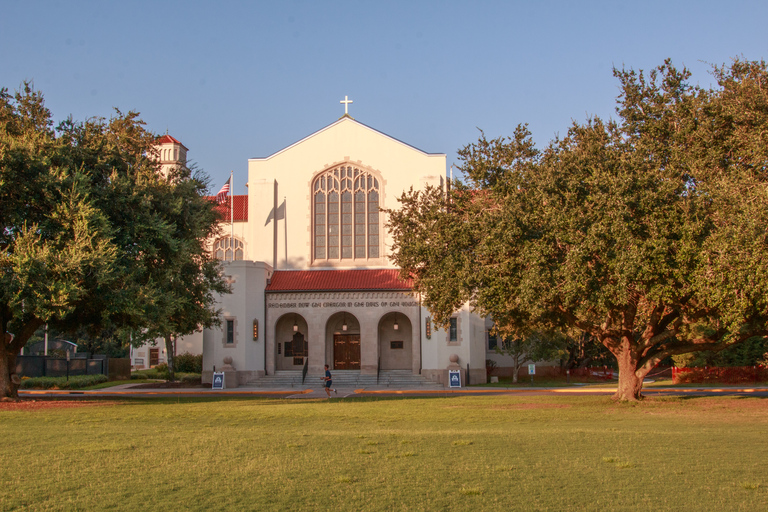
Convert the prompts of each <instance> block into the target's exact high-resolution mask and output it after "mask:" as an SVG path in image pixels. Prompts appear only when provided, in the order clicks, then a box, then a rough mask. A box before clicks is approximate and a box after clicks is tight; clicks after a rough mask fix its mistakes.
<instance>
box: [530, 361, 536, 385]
mask: <svg viewBox="0 0 768 512" xmlns="http://www.w3.org/2000/svg"><path fill="white" fill-rule="evenodd" d="M528 375H530V376H531V384H533V376H534V375H536V365H535V364H529V365H528Z"/></svg>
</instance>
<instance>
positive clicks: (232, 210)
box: [229, 171, 235, 261]
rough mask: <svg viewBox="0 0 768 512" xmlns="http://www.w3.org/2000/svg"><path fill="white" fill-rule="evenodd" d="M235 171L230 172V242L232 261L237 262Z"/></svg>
mask: <svg viewBox="0 0 768 512" xmlns="http://www.w3.org/2000/svg"><path fill="white" fill-rule="evenodd" d="M234 176H235V171H229V240H230V243H231V244H232V261H235V181H234Z"/></svg>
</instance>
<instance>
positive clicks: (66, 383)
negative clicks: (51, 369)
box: [20, 374, 107, 389]
mask: <svg viewBox="0 0 768 512" xmlns="http://www.w3.org/2000/svg"><path fill="white" fill-rule="evenodd" d="M102 382H107V376H106V375H101V374H99V375H70V376H69V379H67V378H66V377H30V378H24V379H22V380H21V386H20V387H21V388H22V389H83V388H87V387H88V386H93V385H95V384H101V383H102Z"/></svg>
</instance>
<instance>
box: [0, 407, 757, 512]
mask: <svg viewBox="0 0 768 512" xmlns="http://www.w3.org/2000/svg"><path fill="white" fill-rule="evenodd" d="M766 434H768V400H764V399H759V398H723V397H716V398H687V399H684V398H650V399H648V400H646V401H645V402H644V403H642V404H639V405H633V404H616V403H613V402H612V401H611V400H610V399H609V398H606V397H561V396H543V397H521V396H515V397H509V396H492V397H453V398H418V399H344V400H335V399H332V400H267V399H249V400H241V399H183V398H181V399H178V398H177V399H172V400H171V399H163V400H126V401H120V402H111V404H110V405H97V406H86V407H80V408H70V409H65V408H62V409H42V410H30V411H24V410H10V411H0V453H2V464H0V481H2V482H3V483H4V485H3V486H1V487H0V510H105V509H116V510H157V509H169V510H211V509H230V510H318V509H326V510H334V511H338V510H614V511H615V510H750V511H752V510H766V509H767V508H768V442H766V439H767V438H768V437H767V436H766Z"/></svg>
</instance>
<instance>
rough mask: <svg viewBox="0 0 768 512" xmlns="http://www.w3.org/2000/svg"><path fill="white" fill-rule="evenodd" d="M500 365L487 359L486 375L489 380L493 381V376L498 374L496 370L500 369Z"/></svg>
mask: <svg viewBox="0 0 768 512" xmlns="http://www.w3.org/2000/svg"><path fill="white" fill-rule="evenodd" d="M498 366H499V365H498V363H497V362H496V361H494V360H493V359H486V360H485V374H486V376H487V377H488V380H489V381H490V380H491V375H493V374H494V373H496V369H497V368H498Z"/></svg>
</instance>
